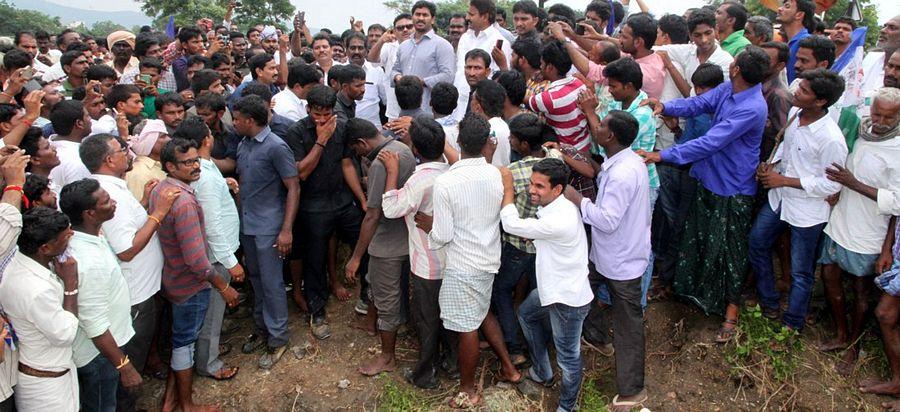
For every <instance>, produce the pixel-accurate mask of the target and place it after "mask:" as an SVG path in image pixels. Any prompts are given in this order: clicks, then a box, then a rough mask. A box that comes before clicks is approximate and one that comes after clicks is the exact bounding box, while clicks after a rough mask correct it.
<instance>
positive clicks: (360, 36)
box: [344, 30, 366, 50]
mask: <svg viewBox="0 0 900 412" xmlns="http://www.w3.org/2000/svg"><path fill="white" fill-rule="evenodd" d="M353 39H357V40H360V41H362V42H363V47H366V36H365V35H364V34H362V33H360V32H358V31H355V30H351V31H350V33H349V34H347V36H346V37H344V49H347V50H349V49H350V40H353Z"/></svg>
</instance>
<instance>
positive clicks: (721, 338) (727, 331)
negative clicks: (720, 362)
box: [716, 319, 737, 343]
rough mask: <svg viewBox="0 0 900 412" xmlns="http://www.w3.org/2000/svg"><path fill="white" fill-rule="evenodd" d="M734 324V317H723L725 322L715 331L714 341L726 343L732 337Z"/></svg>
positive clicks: (735, 322)
mask: <svg viewBox="0 0 900 412" xmlns="http://www.w3.org/2000/svg"><path fill="white" fill-rule="evenodd" d="M725 325H731V327H726V326H725ZM735 325H737V320H736V319H725V324H724V325H722V327H720V328H719V331H718V332H717V333H716V343H726V342H728V341H730V340H731V339H732V338H734V334H735Z"/></svg>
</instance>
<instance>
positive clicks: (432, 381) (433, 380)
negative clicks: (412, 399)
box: [403, 369, 441, 390]
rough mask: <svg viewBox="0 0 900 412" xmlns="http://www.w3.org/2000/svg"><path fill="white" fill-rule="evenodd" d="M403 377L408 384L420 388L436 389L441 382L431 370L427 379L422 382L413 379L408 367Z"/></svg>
mask: <svg viewBox="0 0 900 412" xmlns="http://www.w3.org/2000/svg"><path fill="white" fill-rule="evenodd" d="M403 378H404V379H406V381H407V382H409V384H411V385H413V386H415V387H417V388H421V389H428V390H432V389H437V388H439V387H440V386H441V382H440V381H439V380H438V379H437V377H435V376H434V373H433V372H432V374H431V377H430V378H429V379H425V380H424V382H419V381H416V380H415V379H413V371H412V370H411V369H408V370H407V371H406V372H405V373H404V374H403Z"/></svg>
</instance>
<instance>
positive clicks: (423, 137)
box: [409, 116, 446, 161]
mask: <svg viewBox="0 0 900 412" xmlns="http://www.w3.org/2000/svg"><path fill="white" fill-rule="evenodd" d="M409 137H410V140H412V145H413V147H414V148H415V149H416V151H417V152H419V156H421V157H422V159H423V160H427V161H434V160H440V159H441V155H443V154H444V139H445V138H446V135H445V134H444V128H443V127H441V125H440V124H439V123H438V122H436V121H435V120H434V119H432V118H429V117H428V116H419V117H417V118H415V119H413V121H412V123H410V125H409Z"/></svg>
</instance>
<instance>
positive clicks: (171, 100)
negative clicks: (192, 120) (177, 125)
mask: <svg viewBox="0 0 900 412" xmlns="http://www.w3.org/2000/svg"><path fill="white" fill-rule="evenodd" d="M154 103H155V107H156V111H158V112H161V111H162V110H163V107H166V106H181V107H184V98H183V97H181V94H179V93H175V92H168V93H163V94H161V95H159V96H157V97H156V101H155V102H154Z"/></svg>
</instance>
